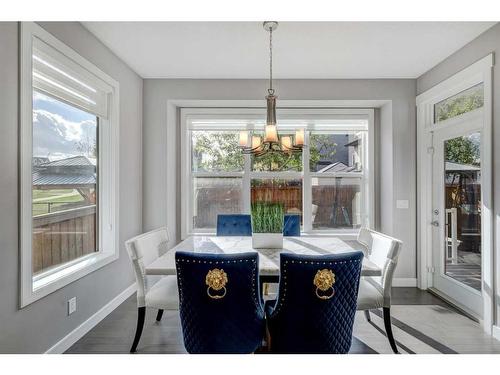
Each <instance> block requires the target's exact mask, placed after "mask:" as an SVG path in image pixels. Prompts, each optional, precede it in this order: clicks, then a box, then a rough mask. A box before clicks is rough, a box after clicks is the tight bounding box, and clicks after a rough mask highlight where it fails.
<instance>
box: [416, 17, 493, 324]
mask: <svg viewBox="0 0 500 375" xmlns="http://www.w3.org/2000/svg"><path fill="white" fill-rule="evenodd" d="M491 52H494V53H495V57H496V63H495V66H494V67H493V202H494V207H493V215H494V218H495V220H496V222H495V224H494V228H495V229H494V236H495V238H494V248H495V262H496V272H495V273H496V291H495V296H496V298H495V299H496V324H497V325H498V324H499V322H500V295H499V291H500V102H499V100H498V97H497V96H496V95H495V94H496V93H499V92H500V63H499V62H498V58H499V57H500V23H499V24H497V25H495V26H493V27H492V28H491V29H489V30H487V31H486V32H484V33H483V34H481V35H480V36H479V37H477V38H476V39H474V40H473V41H472V42H470V43H469V44H467V45H466V46H465V47H463V48H462V49H460V50H459V51H457V52H456V53H454V54H453V55H451V56H450V57H448V58H447V59H445V60H444V61H443V62H441V63H440V64H438V65H437V66H435V67H434V68H432V69H431V70H430V71H428V72H427V73H425V74H423V75H422V76H421V77H419V78H418V79H417V92H418V94H421V93H422V92H424V91H426V90H428V89H429V88H431V87H432V86H434V85H436V84H437V83H439V82H441V81H443V80H445V79H446V78H448V77H450V76H452V75H453V74H455V73H457V72H459V71H460V70H462V69H464V68H466V67H467V66H469V65H471V64H472V63H474V62H476V61H477V60H480V59H481V58H483V57H484V56H486V55H488V54H490V53H491Z"/></svg>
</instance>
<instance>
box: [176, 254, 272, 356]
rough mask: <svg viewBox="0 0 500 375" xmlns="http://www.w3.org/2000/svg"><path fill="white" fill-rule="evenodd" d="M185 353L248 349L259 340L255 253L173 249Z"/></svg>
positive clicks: (262, 326)
mask: <svg viewBox="0 0 500 375" xmlns="http://www.w3.org/2000/svg"><path fill="white" fill-rule="evenodd" d="M175 262H176V267H177V282H178V286H179V299H180V315H181V324H182V333H183V337H184V346H185V347H186V350H187V351H188V352H189V353H251V352H253V351H255V350H256V349H257V348H258V347H259V346H260V345H261V343H262V339H263V337H264V332H265V319H264V309H263V307H262V305H261V302H260V298H259V258H258V253H256V252H253V253H240V254H201V253H191V252H181V251H178V252H177V253H176V254H175Z"/></svg>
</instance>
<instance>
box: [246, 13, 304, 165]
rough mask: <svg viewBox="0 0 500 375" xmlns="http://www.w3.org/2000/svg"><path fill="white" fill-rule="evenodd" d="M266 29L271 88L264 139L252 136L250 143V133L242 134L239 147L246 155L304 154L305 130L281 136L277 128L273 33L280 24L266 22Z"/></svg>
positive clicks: (267, 99) (269, 90) (268, 97)
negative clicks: (293, 134)
mask: <svg viewBox="0 0 500 375" xmlns="http://www.w3.org/2000/svg"><path fill="white" fill-rule="evenodd" d="M263 26H264V29H265V30H266V31H269V88H268V89H267V93H268V95H267V96H266V101H267V120H266V126H265V128H264V137H261V136H259V135H252V138H251V143H250V145H249V144H248V142H249V136H248V133H249V132H248V131H241V132H240V139H239V146H240V148H241V151H242V152H243V153H244V154H252V155H254V156H262V155H265V154H267V153H282V154H287V155H291V154H293V153H299V152H302V149H303V148H304V129H299V130H297V131H296V132H295V136H292V135H281V136H280V135H279V134H278V129H277V126H276V95H274V92H275V91H274V89H273V31H274V30H276V29H277V28H278V22H276V21H266V22H264V23H263Z"/></svg>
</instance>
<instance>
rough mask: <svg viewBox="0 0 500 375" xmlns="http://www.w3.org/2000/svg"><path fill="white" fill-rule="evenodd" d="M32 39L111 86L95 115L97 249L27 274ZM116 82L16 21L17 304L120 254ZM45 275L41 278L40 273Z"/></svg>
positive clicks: (46, 35)
mask: <svg viewBox="0 0 500 375" xmlns="http://www.w3.org/2000/svg"><path fill="white" fill-rule="evenodd" d="M33 37H37V38H38V39H40V40H42V41H44V42H45V43H47V44H49V45H50V46H52V47H53V48H55V49H56V50H58V51H59V52H61V53H62V54H64V55H65V56H67V57H69V58H70V59H71V60H73V61H75V62H77V63H78V64H79V65H81V66H82V67H83V68H85V69H86V70H88V71H89V72H91V73H92V74H94V75H95V76H97V77H98V78H99V79H101V80H103V81H104V82H106V83H107V84H109V85H110V86H111V87H112V93H111V94H109V95H110V108H109V115H108V118H107V119H103V118H99V164H98V165H99V168H100V176H99V177H100V178H99V190H98V194H99V197H98V201H99V202H100V207H101V208H100V210H99V212H100V213H99V215H100V219H99V233H100V235H99V251H98V252H96V253H95V254H89V255H88V256H85V257H83V258H80V259H76V260H75V261H73V262H69V263H67V264H64V265H61V266H59V267H55V268H54V269H53V270H51V271H50V272H47V273H44V274H42V275H41V276H38V275H37V277H36V278H35V280H34V278H33V273H32V208H31V206H32V153H33V148H32V141H33V140H32V134H33V84H32V40H33ZM118 127H119V84H118V82H117V81H115V80H114V79H113V78H111V77H110V76H108V75H107V74H105V73H104V72H102V71H101V70H100V69H99V68H97V67H96V66H95V65H93V64H92V63H90V62H89V61H88V60H86V59H85V58H83V57H82V56H80V55H79V54H78V53H77V52H75V51H74V50H73V49H71V48H70V47H68V46H67V45H65V44H64V43H62V42H61V41H59V40H58V39H56V38H55V37H54V36H53V35H51V34H50V33H48V32H47V31H45V30H44V29H43V28H41V27H40V26H38V25H37V24H35V23H32V22H22V23H21V38H20V145H19V147H20V192H19V196H20V219H19V224H20V273H21V274H20V281H21V288H20V307H25V306H27V305H29V304H30V303H32V302H34V301H36V300H38V299H40V298H42V297H44V296H46V295H48V294H50V293H52V292H54V291H56V290H58V289H60V288H62V287H64V286H66V285H68V284H69V283H71V282H74V281H76V280H78V279H80V278H81V277H83V276H85V275H87V274H89V273H91V272H93V271H95V270H97V269H99V268H101V267H103V266H105V265H106V264H109V263H110V262H113V261H114V260H116V259H118V257H119V246H118V244H119V239H118V234H119V231H118V224H119V223H118V218H119V212H118V210H119V208H118V199H119V190H118V182H119V174H118V171H119V157H118V156H119V143H118V140H119V137H118V136H119V130H118ZM43 276H46V277H43Z"/></svg>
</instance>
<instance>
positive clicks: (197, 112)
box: [180, 107, 376, 239]
mask: <svg viewBox="0 0 500 375" xmlns="http://www.w3.org/2000/svg"><path fill="white" fill-rule="evenodd" d="M265 113H266V112H265V109H264V108H234V107H233V108H181V109H180V133H181V134H180V138H181V147H180V151H181V202H180V204H181V238H182V239H185V238H187V237H188V236H192V235H214V234H215V232H214V231H213V230H194V229H193V226H192V223H193V221H192V212H193V194H192V189H193V187H192V181H193V178H194V177H201V175H199V174H200V172H192V168H191V146H192V142H191V137H190V136H189V135H190V131H191V130H192V129H193V126H192V125H191V123H192V121H193V120H197V119H198V120H199V119H202V120H210V119H214V120H224V119H228V120H229V119H238V120H240V123H241V127H239V128H237V127H234V126H232V127H231V126H225V125H219V126H213V127H212V126H210V128H209V129H210V130H235V129H237V130H243V129H244V128H246V129H247V130H252V129H254V128H255V127H254V125H253V123H254V122H256V121H260V122H261V121H262V120H263V119H265ZM277 114H278V118H279V119H280V120H302V124H304V125H305V126H302V125H301V126H300V127H306V128H307V131H306V132H305V143H306V144H309V131H311V130H312V131H314V130H319V131H320V130H327V129H326V128H325V127H322V126H321V125H318V124H316V122H315V121H318V120H337V119H339V120H349V119H352V120H366V121H367V124H368V125H367V129H366V137H367V144H366V147H367V149H366V152H365V155H364V156H363V162H364V164H363V172H361V173H355V172H354V173H353V172H351V173H335V172H334V173H322V174H321V177H326V178H328V177H329V178H331V177H355V174H357V175H358V176H361V175H362V176H364V177H363V178H362V185H363V188H364V194H365V198H364V199H363V203H364V204H365V205H366V207H365V208H366V210H367V211H365V212H368V214H367V223H366V225H368V226H373V225H374V223H375V217H376V215H375V182H374V181H375V176H374V168H375V143H374V139H375V134H374V109H373V108H350V109H347V108H281V109H278V110H277ZM198 128H199V129H202V128H201V127H198ZM278 128H279V129H281V130H287V129H293V128H292V127H286V126H284V125H280V124H278ZM354 129H355V127H345V128H341V127H336V128H335V129H334V130H335V131H337V130H338V131H342V130H348V131H353V130H354ZM360 130H364V129H360ZM302 159H303V160H302V165H303V168H302V171H301V172H295V171H285V172H257V171H251V159H250V156H249V155H245V163H244V170H243V172H213V173H211V172H208V173H207V172H201V174H202V175H203V177H207V176H213V177H241V178H243V183H242V189H243V192H242V196H243V212H244V213H249V212H250V199H251V197H250V185H251V180H252V179H254V178H266V179H268V178H269V179H273V178H277V179H301V180H302V216H303V225H302V228H301V231H302V233H303V234H305V235H308V234H310V235H321V234H326V235H331V234H340V235H353V234H355V233H357V231H358V230H357V229H331V230H330V229H326V230H325V229H323V230H318V229H313V228H312V222H311V221H312V220H311V219H312V177H315V176H314V175H315V174H316V173H315V172H310V171H309V169H310V166H309V153H308V152H304V153H303V155H302ZM247 171H248V173H247ZM184 192H189V196H187V197H186V196H185V193H184ZM214 229H215V228H214Z"/></svg>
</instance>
